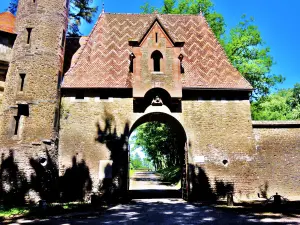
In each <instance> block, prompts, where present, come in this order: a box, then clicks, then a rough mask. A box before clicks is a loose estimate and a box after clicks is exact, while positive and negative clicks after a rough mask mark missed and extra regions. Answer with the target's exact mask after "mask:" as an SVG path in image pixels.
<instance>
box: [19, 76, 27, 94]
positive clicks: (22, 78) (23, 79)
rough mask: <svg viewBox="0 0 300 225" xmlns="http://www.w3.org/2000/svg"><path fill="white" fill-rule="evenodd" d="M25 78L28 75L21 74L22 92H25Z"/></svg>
mask: <svg viewBox="0 0 300 225" xmlns="http://www.w3.org/2000/svg"><path fill="white" fill-rule="evenodd" d="M25 76H26V74H25V73H21V74H20V78H21V82H20V83H21V84H20V91H23V90H24V83H25Z"/></svg>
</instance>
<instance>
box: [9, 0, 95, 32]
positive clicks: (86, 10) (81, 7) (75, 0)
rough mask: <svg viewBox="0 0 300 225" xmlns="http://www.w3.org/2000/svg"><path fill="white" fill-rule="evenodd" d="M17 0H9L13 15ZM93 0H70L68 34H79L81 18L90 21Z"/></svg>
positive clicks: (16, 7) (92, 12)
mask: <svg viewBox="0 0 300 225" xmlns="http://www.w3.org/2000/svg"><path fill="white" fill-rule="evenodd" d="M18 2H19V0H11V1H10V4H9V7H8V10H9V11H10V12H11V13H13V14H14V15H15V14H16V12H17V9H18ZM92 3H93V0H70V7H69V28H68V35H69V36H79V35H80V32H79V26H80V25H81V22H82V20H85V21H86V22H87V23H92V18H93V16H94V14H95V13H96V12H97V10H98V7H96V6H91V5H92Z"/></svg>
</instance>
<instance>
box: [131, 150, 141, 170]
mask: <svg viewBox="0 0 300 225" xmlns="http://www.w3.org/2000/svg"><path fill="white" fill-rule="evenodd" d="M130 167H131V168H132V169H142V168H143V161H142V159H141V157H140V156H139V154H137V153H133V154H132V155H130Z"/></svg>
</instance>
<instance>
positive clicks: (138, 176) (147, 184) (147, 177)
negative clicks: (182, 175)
mask: <svg viewBox="0 0 300 225" xmlns="http://www.w3.org/2000/svg"><path fill="white" fill-rule="evenodd" d="M179 188H180V186H178V185H177V186H176V185H170V184H169V183H163V182H162V181H161V179H160V176H159V174H157V173H155V172H148V171H136V172H135V173H134V174H133V176H132V177H130V185H129V189H130V190H145V189H156V190H177V189H179Z"/></svg>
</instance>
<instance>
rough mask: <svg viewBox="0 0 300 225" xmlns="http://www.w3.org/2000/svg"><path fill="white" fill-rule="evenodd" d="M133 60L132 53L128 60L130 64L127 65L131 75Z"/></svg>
mask: <svg viewBox="0 0 300 225" xmlns="http://www.w3.org/2000/svg"><path fill="white" fill-rule="evenodd" d="M134 58H135V55H134V54H133V53H130V55H129V60H130V64H129V72H130V73H133V60H134Z"/></svg>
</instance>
